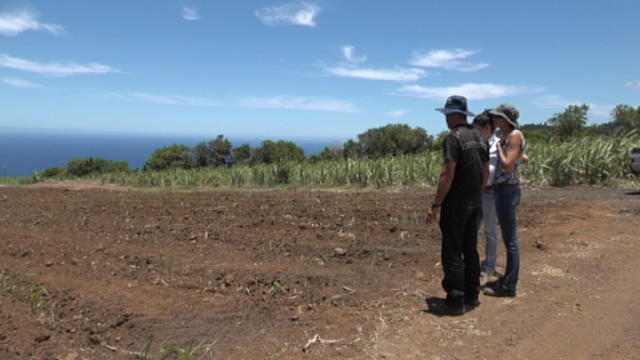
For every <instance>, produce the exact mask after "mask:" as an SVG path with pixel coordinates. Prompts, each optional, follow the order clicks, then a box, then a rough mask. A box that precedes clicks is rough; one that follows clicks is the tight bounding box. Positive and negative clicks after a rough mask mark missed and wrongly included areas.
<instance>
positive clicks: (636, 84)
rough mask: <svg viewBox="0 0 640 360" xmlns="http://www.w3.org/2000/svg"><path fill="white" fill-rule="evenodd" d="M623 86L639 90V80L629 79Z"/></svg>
mask: <svg viewBox="0 0 640 360" xmlns="http://www.w3.org/2000/svg"><path fill="white" fill-rule="evenodd" d="M624 86H626V87H628V88H629V89H634V90H640V81H629V82H628V83H626V84H624Z"/></svg>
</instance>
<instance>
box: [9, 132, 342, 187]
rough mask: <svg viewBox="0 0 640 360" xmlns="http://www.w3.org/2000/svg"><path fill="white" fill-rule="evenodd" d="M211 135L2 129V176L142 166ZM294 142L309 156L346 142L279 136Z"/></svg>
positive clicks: (241, 141) (252, 143)
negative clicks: (72, 165)
mask: <svg viewBox="0 0 640 360" xmlns="http://www.w3.org/2000/svg"><path fill="white" fill-rule="evenodd" d="M211 139H212V138H200V137H195V136H191V137H188V136H176V137H170V136H143V135H138V136H129V135H111V134H110V135H94V134H90V135H87V134H60V133H52V134H43V133H37V134H33V133H31V134H29V133H17V132H16V133H14V132H11V133H9V132H1V131H0V176H31V174H32V173H33V171H42V170H44V169H46V168H49V167H54V166H60V167H65V166H66V164H67V161H69V160H71V159H75V158H87V157H99V158H104V159H108V160H125V161H127V162H128V163H129V168H131V169H135V168H141V167H142V166H143V165H144V163H145V162H146V160H147V159H148V158H149V156H151V154H152V153H153V151H154V150H156V149H158V148H160V147H163V146H168V145H173V144H184V145H187V146H189V147H192V146H194V145H196V144H198V143H199V142H201V141H208V140H211ZM265 139H267V138H264V139H262V138H250V137H247V138H241V137H236V138H234V137H229V141H231V143H232V144H233V146H240V145H242V144H249V145H250V146H251V147H256V146H260V143H261V142H262V141H263V140H265ZM269 139H271V140H274V141H277V140H288V141H293V142H294V143H296V144H297V145H298V146H300V147H301V148H302V149H304V153H305V155H306V156H310V155H314V154H317V153H319V152H320V151H322V149H323V148H324V147H325V146H330V145H332V144H335V143H343V142H344V139H335V140H331V139H308V138H285V137H283V138H276V137H270V138H269Z"/></svg>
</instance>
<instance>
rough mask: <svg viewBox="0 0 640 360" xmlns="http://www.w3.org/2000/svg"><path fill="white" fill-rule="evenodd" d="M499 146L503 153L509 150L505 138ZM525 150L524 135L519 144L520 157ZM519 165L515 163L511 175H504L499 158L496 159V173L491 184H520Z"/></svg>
mask: <svg viewBox="0 0 640 360" xmlns="http://www.w3.org/2000/svg"><path fill="white" fill-rule="evenodd" d="M513 131H518V132H519V130H513ZM500 145H502V148H503V149H504V151H505V152H506V151H507V150H508V149H509V142H508V141H507V140H506V138H505V139H504V140H501V141H500ZM526 148H527V142H526V140H525V139H524V135H522V143H521V144H520V152H519V154H520V156H522V154H524V151H525V149H526ZM519 164H520V160H517V161H516V166H515V168H514V170H513V172H512V173H506V172H504V171H502V163H501V162H500V157H498V165H497V166H496V172H495V175H494V176H495V177H494V180H493V184H494V185H499V184H510V185H513V184H519V183H520V179H519V177H518V165H519Z"/></svg>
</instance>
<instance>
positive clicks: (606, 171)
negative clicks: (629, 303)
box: [96, 133, 640, 188]
mask: <svg viewBox="0 0 640 360" xmlns="http://www.w3.org/2000/svg"><path fill="white" fill-rule="evenodd" d="M639 145H640V135H639V134H638V133H630V134H628V135H625V136H613V137H608V136H591V137H582V138H572V139H568V140H565V141H554V140H551V141H545V142H541V143H535V142H534V143H531V142H529V147H528V149H527V153H528V155H529V157H530V159H531V160H530V162H529V163H528V164H527V165H524V166H522V167H521V168H520V169H521V170H520V171H521V175H522V178H523V180H524V181H525V182H527V183H533V184H550V185H553V186H564V185H570V184H610V183H611V182H612V181H613V180H617V179H625V178H627V177H629V176H630V175H629V174H628V168H629V158H628V156H629V149H631V148H632V147H634V146H639ZM441 165H442V157H441V154H440V152H439V151H430V152H426V153H422V154H417V155H402V156H396V157H385V158H379V159H359V160H354V159H344V158H338V159H334V160H318V161H315V162H293V161H289V162H281V163H277V164H270V165H266V164H259V165H242V166H234V167H232V168H216V169H172V170H167V171H155V172H149V171H131V172H120V173H108V174H102V175H99V176H97V177H96V178H97V179H100V180H101V181H102V182H103V183H117V184H122V185H127V186H142V187H146V186H189V187H267V188H268V187H277V186H288V187H357V188H364V187H373V188H384V187H415V186H425V185H435V184H436V183H437V180H438V176H439V174H440V169H441Z"/></svg>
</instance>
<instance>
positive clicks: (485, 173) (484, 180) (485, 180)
mask: <svg viewBox="0 0 640 360" xmlns="http://www.w3.org/2000/svg"><path fill="white" fill-rule="evenodd" d="M488 182H489V163H488V162H485V163H484V171H483V172H482V188H481V189H482V190H484V188H485V187H486V186H487V183H488Z"/></svg>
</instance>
